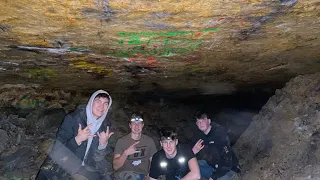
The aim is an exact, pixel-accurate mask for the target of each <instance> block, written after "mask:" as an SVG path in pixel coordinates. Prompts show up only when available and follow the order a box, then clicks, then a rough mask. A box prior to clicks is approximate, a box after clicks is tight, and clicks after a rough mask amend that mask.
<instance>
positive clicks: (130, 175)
mask: <svg viewBox="0 0 320 180" xmlns="http://www.w3.org/2000/svg"><path fill="white" fill-rule="evenodd" d="M143 126H144V120H143V117H142V116H141V115H140V114H133V115H132V117H131V119H130V121H129V127H130V130H131V132H130V133H129V134H127V135H125V136H123V137H121V138H119V139H118V140H117V142H116V146H115V150H114V156H113V168H114V170H116V173H115V176H116V179H119V180H144V179H148V176H147V175H148V170H149V166H150V162H151V158H152V155H153V154H154V153H155V152H156V151H157V149H156V146H155V144H154V141H153V139H152V138H150V137H149V136H147V135H144V134H142V130H143Z"/></svg>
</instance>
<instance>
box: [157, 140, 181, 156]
mask: <svg viewBox="0 0 320 180" xmlns="http://www.w3.org/2000/svg"><path fill="white" fill-rule="evenodd" d="M160 144H161V146H162V148H163V150H164V152H165V153H166V155H167V157H174V156H175V155H176V153H177V144H178V139H175V140H171V139H168V140H162V141H160Z"/></svg>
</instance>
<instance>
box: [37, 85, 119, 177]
mask: <svg viewBox="0 0 320 180" xmlns="http://www.w3.org/2000/svg"><path fill="white" fill-rule="evenodd" d="M111 103H112V99H111V96H109V94H108V93H107V92H106V91H103V90H98V91H96V92H95V93H93V94H92V96H91V97H90V99H89V102H88V104H87V105H86V108H77V109H76V110H75V111H74V112H72V113H70V114H68V115H66V117H65V118H64V121H63V123H62V124H61V126H60V128H59V130H58V133H57V138H56V143H55V145H54V146H53V149H52V151H51V152H50V154H49V156H48V157H47V159H46V160H45V162H44V163H43V164H42V166H41V168H40V171H39V173H38V175H37V177H36V180H55V179H59V180H65V179H77V180H109V179H111V178H110V176H108V174H107V171H108V170H109V171H110V168H109V169H108V166H109V167H111V164H110V163H109V162H108V161H106V160H105V158H104V157H105V155H106V154H107V153H109V152H111V151H110V148H109V147H108V140H109V138H110V136H111V135H112V134H113V132H110V131H109V125H110V121H109V119H108V118H107V113H108V110H109V108H110V106H111Z"/></svg>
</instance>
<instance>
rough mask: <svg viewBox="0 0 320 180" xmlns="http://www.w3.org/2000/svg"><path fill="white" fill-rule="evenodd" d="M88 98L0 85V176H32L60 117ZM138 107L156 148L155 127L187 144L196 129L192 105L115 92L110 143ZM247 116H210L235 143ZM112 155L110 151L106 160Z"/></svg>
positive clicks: (14, 179) (22, 179) (15, 178)
mask: <svg viewBox="0 0 320 180" xmlns="http://www.w3.org/2000/svg"><path fill="white" fill-rule="evenodd" d="M88 97H89V95H87V94H82V93H79V92H64V91H50V92H48V91H43V90H40V89H39V88H38V87H37V86H35V85H29V86H26V85H6V86H4V87H2V88H0V99H1V101H0V104H1V109H0V139H1V141H0V174H1V175H0V180H2V179H3V180H4V179H5V180H8V179H11V180H18V179H19V180H29V179H34V178H35V175H36V173H37V171H38V169H39V167H40V165H41V164H42V162H43V161H44V159H45V158H46V156H47V154H48V153H49V152H50V150H51V147H52V145H53V143H54V141H55V135H56V132H57V129H58V127H59V125H60V123H61V122H62V120H63V117H64V116H65V115H66V114H67V113H69V112H70V111H72V110H74V109H75V108H76V106H77V105H81V104H85V103H86V101H87V99H88ZM137 110H140V111H141V112H142V113H143V114H144V118H145V126H144V133H145V134H147V135H149V136H151V137H153V139H154V140H155V142H156V145H157V146H158V148H160V146H159V143H158V142H159V140H158V129H159V128H161V127H163V126H172V127H177V129H178V131H179V132H180V137H179V140H180V142H188V141H189V140H190V138H191V137H192V135H193V132H194V131H195V129H196V126H195V122H194V120H193V118H192V116H193V113H194V112H195V111H196V106H188V105H183V104H182V103H176V102H169V101H166V100H164V99H159V101H155V100H145V101H144V102H137V101H132V99H131V100H130V99H129V100H128V99H127V98H124V97H120V96H114V97H113V104H112V107H111V111H110V113H111V118H112V124H113V127H112V129H113V131H115V132H116V133H115V135H113V136H112V138H111V139H110V141H109V144H110V145H111V146H112V147H113V146H114V145H115V141H116V139H117V138H119V137H121V136H122V135H124V134H126V133H128V130H129V129H128V124H127V120H128V118H129V116H130V115H131V114H132V113H134V112H135V111H137ZM252 116H253V113H251V112H241V113H239V112H236V111H234V112H233V113H230V110H228V111H226V112H221V113H220V114H217V116H216V117H215V120H217V121H219V122H220V123H221V124H223V125H225V126H226V127H227V129H228V131H229V134H230V135H231V136H233V137H234V141H235V139H236V138H238V137H239V135H240V134H241V133H242V131H244V130H245V128H246V127H247V125H248V124H249V122H250V121H251V117H252ZM235 117H237V119H238V121H237V122H234V120H235ZM235 127H238V128H235ZM240 127H241V128H240ZM111 157H112V154H111V155H110V156H108V157H106V158H107V159H111Z"/></svg>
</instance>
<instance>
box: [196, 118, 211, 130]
mask: <svg viewBox="0 0 320 180" xmlns="http://www.w3.org/2000/svg"><path fill="white" fill-rule="evenodd" d="M196 123H197V126H198V128H199V129H200V130H201V131H203V132H206V131H207V130H208V129H209V128H210V123H211V120H210V119H208V118H202V119H197V122H196Z"/></svg>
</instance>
